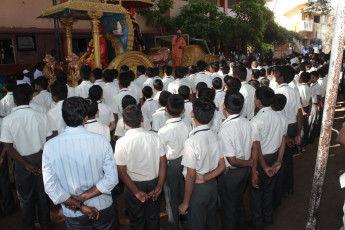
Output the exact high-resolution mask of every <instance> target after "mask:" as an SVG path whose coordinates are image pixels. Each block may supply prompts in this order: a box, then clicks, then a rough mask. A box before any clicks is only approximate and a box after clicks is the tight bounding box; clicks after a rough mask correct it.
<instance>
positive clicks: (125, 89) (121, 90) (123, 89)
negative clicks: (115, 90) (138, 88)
mask: <svg viewBox="0 0 345 230" xmlns="http://www.w3.org/2000/svg"><path fill="white" fill-rule="evenodd" d="M124 91H128V88H122V89H120V92H124Z"/></svg>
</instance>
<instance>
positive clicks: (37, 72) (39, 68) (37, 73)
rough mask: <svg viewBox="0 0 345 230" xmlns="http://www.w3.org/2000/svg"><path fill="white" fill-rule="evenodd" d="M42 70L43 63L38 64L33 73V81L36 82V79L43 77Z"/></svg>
mask: <svg viewBox="0 0 345 230" xmlns="http://www.w3.org/2000/svg"><path fill="white" fill-rule="evenodd" d="M43 68H44V65H43V63H38V64H37V65H36V70H35V72H34V80H36V79H37V78H38V77H41V76H43V73H42V71H43Z"/></svg>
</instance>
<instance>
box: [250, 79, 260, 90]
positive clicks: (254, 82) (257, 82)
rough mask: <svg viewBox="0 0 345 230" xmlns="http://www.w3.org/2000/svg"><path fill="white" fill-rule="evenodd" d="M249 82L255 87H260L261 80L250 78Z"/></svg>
mask: <svg viewBox="0 0 345 230" xmlns="http://www.w3.org/2000/svg"><path fill="white" fill-rule="evenodd" d="M248 84H249V85H251V86H253V87H254V89H258V88H260V82H259V81H258V80H250V81H248Z"/></svg>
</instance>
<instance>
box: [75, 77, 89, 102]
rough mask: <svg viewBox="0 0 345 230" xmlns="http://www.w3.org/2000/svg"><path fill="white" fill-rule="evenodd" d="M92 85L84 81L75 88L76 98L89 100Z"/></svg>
mask: <svg viewBox="0 0 345 230" xmlns="http://www.w3.org/2000/svg"><path fill="white" fill-rule="evenodd" d="M91 86H92V83H91V82H90V81H82V82H81V83H80V85H78V86H77V87H76V88H75V96H77V97H82V98H88V97H89V89H90V88H91Z"/></svg>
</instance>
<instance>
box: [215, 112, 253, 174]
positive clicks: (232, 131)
mask: <svg viewBox="0 0 345 230" xmlns="http://www.w3.org/2000/svg"><path fill="white" fill-rule="evenodd" d="M218 138H219V140H220V149H221V153H223V154H224V158H225V165H226V167H231V168H235V167H234V166H231V165H230V163H229V162H228V160H227V159H226V157H236V158H237V159H241V160H249V158H250V157H251V153H252V145H253V142H254V139H255V130H254V126H253V125H252V124H251V123H250V121H249V120H248V119H246V118H244V117H242V116H240V115H239V114H233V115H230V116H229V117H228V118H227V119H226V120H225V121H224V122H223V123H222V125H221V127H220V129H219V132H218Z"/></svg>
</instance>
